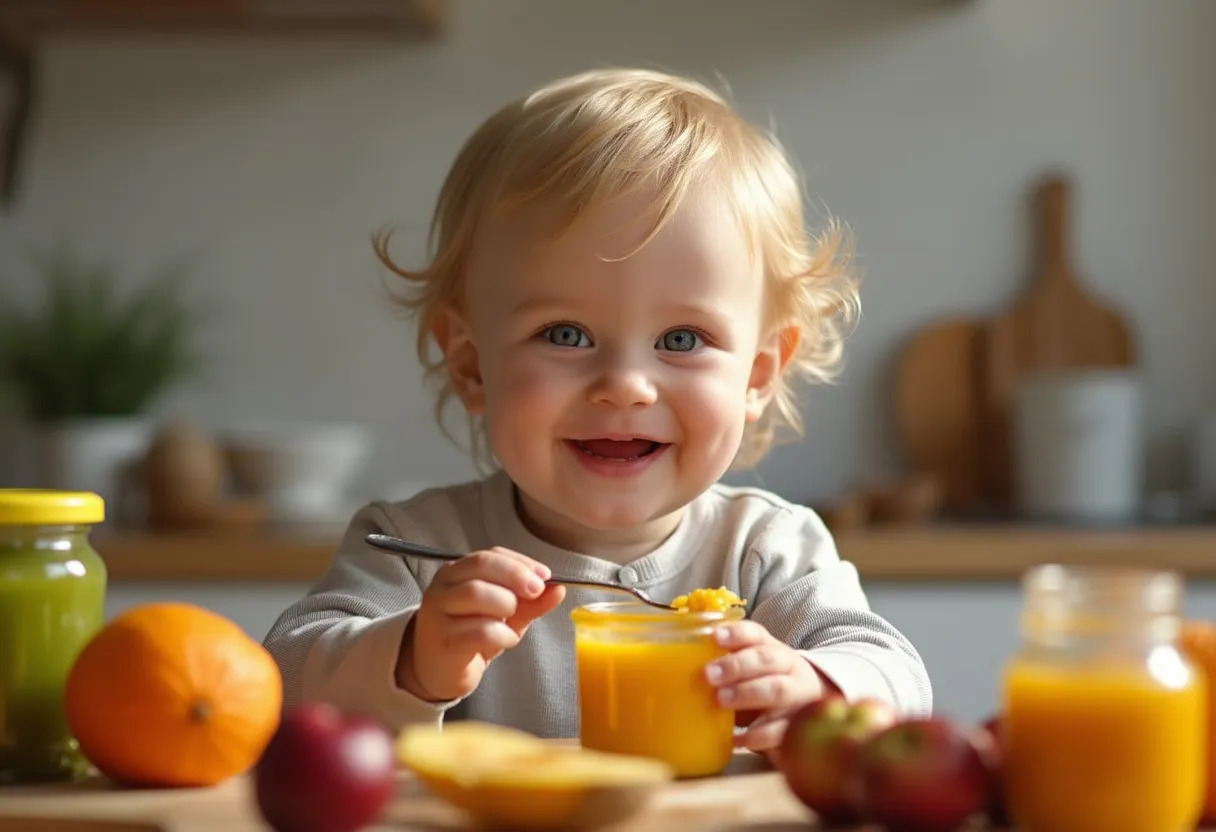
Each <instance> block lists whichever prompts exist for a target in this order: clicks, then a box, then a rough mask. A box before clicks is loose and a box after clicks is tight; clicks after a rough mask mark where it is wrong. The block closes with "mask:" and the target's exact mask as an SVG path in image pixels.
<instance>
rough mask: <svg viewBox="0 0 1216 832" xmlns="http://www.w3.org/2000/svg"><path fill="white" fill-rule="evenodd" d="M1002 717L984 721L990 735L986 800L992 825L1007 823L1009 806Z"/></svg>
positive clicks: (998, 716)
mask: <svg viewBox="0 0 1216 832" xmlns="http://www.w3.org/2000/svg"><path fill="white" fill-rule="evenodd" d="M1003 725H1004V718H1003V717H1002V716H1001V715H1000V714H996V715H994V716H991V717H989V718H988V719H987V720H986V721H985V722H984V730H985V731H987V732H988V735H989V736H990V737H992V760H991V762H992V795H991V797H990V798H989V801H988V822H989V823H991V824H992V825H993V826H1008V825H1009V807H1008V806H1007V805H1006V804H1005V747H1004V745H1002V740H1001V730H1002V726H1003Z"/></svg>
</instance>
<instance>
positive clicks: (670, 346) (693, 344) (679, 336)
mask: <svg viewBox="0 0 1216 832" xmlns="http://www.w3.org/2000/svg"><path fill="white" fill-rule="evenodd" d="M655 346H656V347H658V348H659V349H664V350H669V351H671V352H691V351H692V350H695V349H696V348H697V347H699V346H701V335H700V334H699V333H698V332H697V331H696V330H693V329H673V330H671V331H670V332H665V333H663V337H662V338H660V339H659V343H657V344H655Z"/></svg>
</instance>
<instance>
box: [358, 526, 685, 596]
mask: <svg viewBox="0 0 1216 832" xmlns="http://www.w3.org/2000/svg"><path fill="white" fill-rule="evenodd" d="M363 540H364V542H366V543H367V544H368V545H369V546H374V547H375V548H377V549H380V550H381V551H384V552H389V553H390V554H394V555H412V556H414V557H419V558H425V559H426V560H444V561H453V560H461V559H462V558H464V555H459V554H457V553H455V552H445V551H444V550H442V549H436V548H434V547H431V546H426V545H424V544H422V543H412V542H410V541H408V540H403V539H402V538H400V537H393V536H391V535H387V534H369V535H367V536H366V537H364V538H363ZM545 583H547V584H569V585H570V586H585V587H589V588H591V589H609V590H612V591H614V592H626V593H628V594H630V595H632V596H633V597H634V598H637V599H638V600H639V601H641V602H642V603H643V604H649V605H650V606H652V607H658V608H659V609H661V610H674V609H675V607H673V606H671V604H664V603H662V602H661V601H656V600H654V599H653V598H651V597H650V596H649V595H647V594H646V593H645V592H643V591H642V590H640V589H637V588H636V587H632V586H625V585H624V584H618V583H612V582H610V581H584V580H582V579H581V578H561V577H558V576H557V575H554V576H553V577H551V578H549V580H547V581H545Z"/></svg>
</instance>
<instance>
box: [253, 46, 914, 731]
mask: <svg viewBox="0 0 1216 832" xmlns="http://www.w3.org/2000/svg"><path fill="white" fill-rule="evenodd" d="M432 230H433V232H434V241H435V243H436V251H435V253H434V258H433V261H432V262H431V263H430V264H429V266H427V267H426V268H425V269H423V270H421V271H418V272H413V271H409V270H406V269H403V268H400V267H399V266H396V265H394V263H393V261H392V259H391V258H390V257H389V254H388V250H387V237H386V236H379V237H377V238H376V241H375V242H376V246H375V248H376V251H377V253H378V255H379V256H380V258H381V260H382V261H384V263H385V264H386V265H387V266H388V267H389V268H390V269H392V271H393V272H395V274H396V275H398V276H400V277H401V278H403V279H404V281H405V285H406V287H407V290H408V291H407V294H406V295H405V296H404V297H403V302H404V303H405V304H406V305H407V306H408V308H409V309H410V310H412V311H413V312H415V313H416V315H417V318H418V325H419V326H418V344H417V348H418V356H419V358H420V360H421V361H422V362H423V363H424V365H426V367H427V368H428V371H429V372H430V373H431V374H432V376H433V377H434V378H436V379H437V380H438V381H439V384H440V392H439V402H438V408H437V409H438V410H439V411H440V415H441V416H442V411H443V409H444V406H445V404H447V403H452V399H453V398H455V399H456V400H457V401H458V402H459V405H460V406H461V408H462V409H463V411H464V413H465V414H466V415H467V418H468V423H469V427H470V432H471V435H472V437H473V438H474V443H473V444H474V451H475V452H476V453H478V455H479V458H481V459H483V460H485V461H491V460H492V465H491V467H492V468H493V469H494V470H493V473H490V474H489V475H488V476H486V477H485V478H484V479H481V480H478V481H474V482H469V483H464V484H460V485H454V486H450V487H444V488H434V489H431V490H428V491H425V492H423V493H421V494H419V495H416V496H415V497H413V498H411V499H409V500H407V501H404V502H397V503H386V502H378V503H373V504H371V505H368V506H366V507H365V508H363V509H362V510H361V511H359V512H358V514H357V515H356V516H355V517H354V519H353V520H352V522H351V524H350V526H349V529H348V531H347V533H346V535H345V538H344V540H343V541H342V543H341V545H340V547H339V549H338V551H337V553H336V554H335V556H334V559H333V562H332V564H331V566H330V568H329V570H328V572H327V574H326V575H325V576H324V577H322V578H321V579H320V581H319V582H318V583H317V585H316V586H315V587H314V588H313V589H312V590H311V591H310V592H309V594H308V595H307V596H306V597H305V598H303V599H301V600H300V601H298V602H296V603H295V604H293V605H292V606H291V607H290V608H289V609H287V610H286V611H285V612H284V613H283V614H282V615H281V616H280V618H279V619H278V621H277V622H276V623H275V625H274V627H273V628H272V629H271V631H270V633H269V634H268V635H267V637H266V646H267V647H268V648H269V649H270V651H271V652H272V653H273V654H274V656H275V657H276V659H277V661H278V663H279V665H280V667H281V668H282V672H283V678H284V684H285V696H286V705H287V706H288V707H290V706H292V705H295V704H298V703H299V702H301V701H303V700H309V699H325V700H329V701H331V702H333V703H335V704H337V705H339V706H341V707H343V708H347V709H349V710H352V711H357V712H361V713H365V714H368V715H371V716H374V717H376V718H379V719H381V720H383V721H385V722H386V723H388V724H389V725H390V726H394V727H400V726H403V725H405V724H410V723H420V722H430V723H437V722H439V721H440V720H443V719H452V718H472V719H480V720H485V721H490V722H497V723H502V724H507V725H512V726H515V727H517V728H521V729H524V730H527V731H530V732H532V733H534V734H537V735H540V736H545V737H574V736H577V735H578V719H579V708H578V701H579V700H578V690H577V673H576V664H575V653H574V630H573V625H572V623H571V620H570V612H571V610H573V609H574V608H575V607H576V606H579V605H582V604H586V603H588V602H592V601H600V600H619V598H620V596H617V595H613V594H611V593H604V592H601V591H594V590H589V589H584V588H569V589H568V588H565V587H562V586H546V585H545V584H544V583H543V580H544V579H546V578H548V577H549V576H550V574H557V575H562V576H572V577H575V578H580V579H590V580H598V581H620V582H623V583H625V584H628V585H631V586H636V587H640V588H642V589H644V590H646V592H648V593H649V594H650V595H651V596H652V597H655V598H659V599H664V600H670V599H672V598H674V597H676V596H678V595H681V594H684V593H687V592H688V591H690V590H692V589H695V588H698V587H718V586H725V587H726V588H728V589H730V590H732V591H733V592H735V593H737V594H738V595H739V596H740V597H741V598H743V599H745V600H746V602H747V606H746V610H747V617H746V619H745V620H740V621H733V622H730V623H729V624H724V625H722V626H720V627H719V628H718V629H717V631H716V634H715V637H716V638H717V640H718V642H719V643H720V644H721V645H722V646H724V647H725V648H726V649H727V651H728V652H727V654H726V656H725V657H724V658H721V659H719V660H716V661H714V662H712V663H711V664H709V665H707V666H706V667H705V671H704V672H705V678H706V680H707V681H708V682H709V683H710V684H711V685H713V686H714V688H715V689H716V696H717V699H718V701H719V702H720V703H721V704H722V705H723V706H725V707H728V708H731V709H734V710H735V711H736V712H737V713H738V715H739V716H738V721H739V723H740V725H741V726H746V729H745V730H741V731H739V732H738V737H737V743H738V744H739V745H741V746H745V747H747V748H750V749H753V750H756V751H768V750H771V749H773V748H774V747H776V745H777V744H778V743H779V741H780V738H781V734H782V732H783V731H784V728H785V725H786V720H787V717H788V715H789V714H790V713H791V712H792V711H793V710H794V709H796V708H797V707H798V706H800V705H802V704H804V703H806V702H809V701H811V700H814V699H816V698H819V697H821V696H823V695H824V694H825V693H826V692H840V693H843V695H844V696H846V697H848V698H849V699H857V698H860V697H867V696H868V697H877V698H879V699H882V700H885V701H887V702H890V703H891V704H893V705H894V706H895V707H896V708H897V709H898V710H899V711H900V712H902V713H903V714H908V715H911V714H924V713H927V712H928V711H929V710H930V708H931V690H930V684H929V679H928V676H927V673H926V671H925V667H924V665H923V664H922V662H921V659H920V657H919V656H918V654H917V652H916V650H915V649H914V648H913V647H912V645H911V644H909V642H908V641H907V639H905V638H904V637H903V636H902V635H901V634H900V633H899V632H898V631H897V630H896V629H895V628H893V627H892V626H891V625H890V624H889V623H888V622H886V621H885V620H884V619H882V618H881V617H880V616H878V615H876V614H875V613H873V612H872V611H871V610H870V609H869V605H868V603H867V600H866V597H865V595H864V593H863V591H862V588H861V585H860V583H859V580H858V574H857V572H856V570H855V568H854V567H853V566H852V565H851V564H850V563H848V562H846V561H843V560H841V558H840V557H839V555H838V554H837V552H836V549H835V546H834V544H833V542H832V539H831V537H830V535H829V534H828V532H827V530H826V528H825V527H824V525H823V523H822V522H821V521H820V519H819V517H818V516H816V514H815V513H814V512H812V511H811V510H809V509H807V508H804V507H802V506H799V505H796V504H792V503H789V502H787V501H785V500H783V499H781V498H779V497H777V496H775V495H773V494H770V493H768V492H766V491H763V490H760V489H755V488H736V487H727V486H724V485H721V484H719V483H718V480H719V478H720V477H721V476H722V475H723V474H724V473H725V472H726V471H728V470H729V469H731V468H732V466H745V465H749V464H752V463H755V462H756V461H757V460H759V459H761V458H762V457H763V455H764V454H765V453H766V452H767V451H768V449H769V448H770V446H771V445H772V443H773V441H774V439H775V437H776V434H777V433H778V432H779V431H781V430H788V431H789V432H791V433H793V434H794V435H797V433H798V432H800V428H801V424H800V420H799V418H798V409H797V405H796V403H795V398H794V392H793V382H794V381H795V380H796V377H797V376H802V377H805V378H807V379H810V380H819V381H823V380H827V379H829V378H830V377H831V376H832V374H833V372H834V371H835V369H836V365H837V363H838V360H839V357H840V353H841V341H842V339H843V335H844V327H845V326H846V325H847V323H848V322H849V319H850V316H851V314H852V313H853V312H854V311H855V308H856V292H855V287H854V282H853V280H852V277H851V275H850V274H849V272H848V270H847V264H846V258H845V256H844V251H843V245H842V243H841V236H840V234H839V233H837V232H835V231H831V232H829V233H827V234H825V235H823V236H820V237H808V235H807V233H806V231H805V230H804V225H803V211H802V199H801V192H800V188H799V183H798V180H797V177H796V176H795V174H794V172H793V170H792V168H791V165H790V163H789V161H788V160H787V159H786V157H785V156H784V154H783V152H782V150H781V149H780V148H779V146H778V145H777V144H776V143H775V142H774V140H773V139H771V138H770V137H769V136H767V135H765V134H764V133H762V132H760V131H758V130H756V129H755V128H753V127H752V126H750V125H749V124H748V123H747V122H745V121H744V120H743V119H742V118H741V117H740V116H739V115H737V114H736V113H735V112H734V111H733V110H732V109H731V108H730V107H729V106H728V104H727V103H726V102H725V101H724V100H723V99H722V98H721V97H719V96H718V95H717V94H715V93H714V92H713V91H711V90H710V89H708V88H706V87H704V86H702V85H700V84H698V83H695V82H693V81H690V80H686V79H682V78H678V77H672V76H669V75H665V74H661V73H657V72H651V71H642V70H604V71H595V72H588V73H585V74H581V75H577V76H574V77H570V78H566V79H563V80H560V81H557V82H555V83H553V84H551V85H548V86H546V87H544V88H542V89H539V90H537V91H536V92H533V93H532V94H530V95H528V96H526V97H524V98H522V99H520V100H518V101H515V102H513V103H511V104H509V105H508V106H506V107H505V108H503V109H501V110H500V111H498V112H497V113H495V114H494V115H493V116H491V117H490V118H489V119H488V120H487V121H486V122H485V123H484V124H483V125H482V126H481V127H480V128H479V129H478V130H477V131H476V132H475V133H474V134H473V136H472V137H471V138H470V139H469V141H468V142H467V144H466V145H465V146H464V148H463V149H462V150H461V152H460V154H459V155H458V157H457V158H456V161H455V163H454V165H453V168H452V170H451V171H450V173H449V175H448V177H447V180H446V182H445V183H444V185H443V189H442V192H441V193H440V196H439V202H438V206H437V208H436V212H435V218H434V226H433V229H432ZM432 342H433V344H434V345H435V346H437V348H438V351H439V353H440V356H441V357H439V358H432V354H431V347H432ZM370 532H382V533H385V534H391V535H396V536H399V537H404V538H408V539H410V540H412V541H417V542H420V543H424V544H429V545H431V546H436V547H442V548H444V549H449V550H453V551H456V552H462V553H468V556H467V557H465V558H463V559H462V560H460V561H459V562H456V563H448V564H442V563H436V562H433V561H423V560H403V559H401V558H398V557H394V556H392V555H388V554H384V553H382V552H380V551H378V550H376V549H373V548H371V547H370V546H368V545H367V544H366V543H364V536H365V535H366V534H368V533H370Z"/></svg>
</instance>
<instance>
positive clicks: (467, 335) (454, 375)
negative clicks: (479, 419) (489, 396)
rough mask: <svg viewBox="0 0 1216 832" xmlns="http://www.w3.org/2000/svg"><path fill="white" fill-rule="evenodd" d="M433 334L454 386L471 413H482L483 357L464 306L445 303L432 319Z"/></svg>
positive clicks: (483, 405) (483, 395)
mask: <svg viewBox="0 0 1216 832" xmlns="http://www.w3.org/2000/svg"><path fill="white" fill-rule="evenodd" d="M431 335H432V336H433V337H434V339H435V343H436V344H438V345H439V349H440V351H441V352H443V363H444V366H445V367H446V368H447V371H448V378H449V379H450V380H451V382H452V390H453V391H454V392H455V393H456V395H457V397H459V399H460V401H461V402H462V403H463V404H464V407H465V410H467V411H468V412H469V413H470V414H473V415H476V414H479V413H481V412H482V411H483V410H485V403H486V402H485V388H484V386H483V385H482V383H481V359H480V356H479V354H478V352H477V344H476V342H474V340H473V333H472V330H470V328H469V323H468V321H467V320H465V317H464V315H463V314H461V312H460V310H458V309H456V308H455V307H452V306H445V307H444V308H443V309H440V310H439V312H438V314H436V315H435V319H434V321H433V322H432V323H431Z"/></svg>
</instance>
